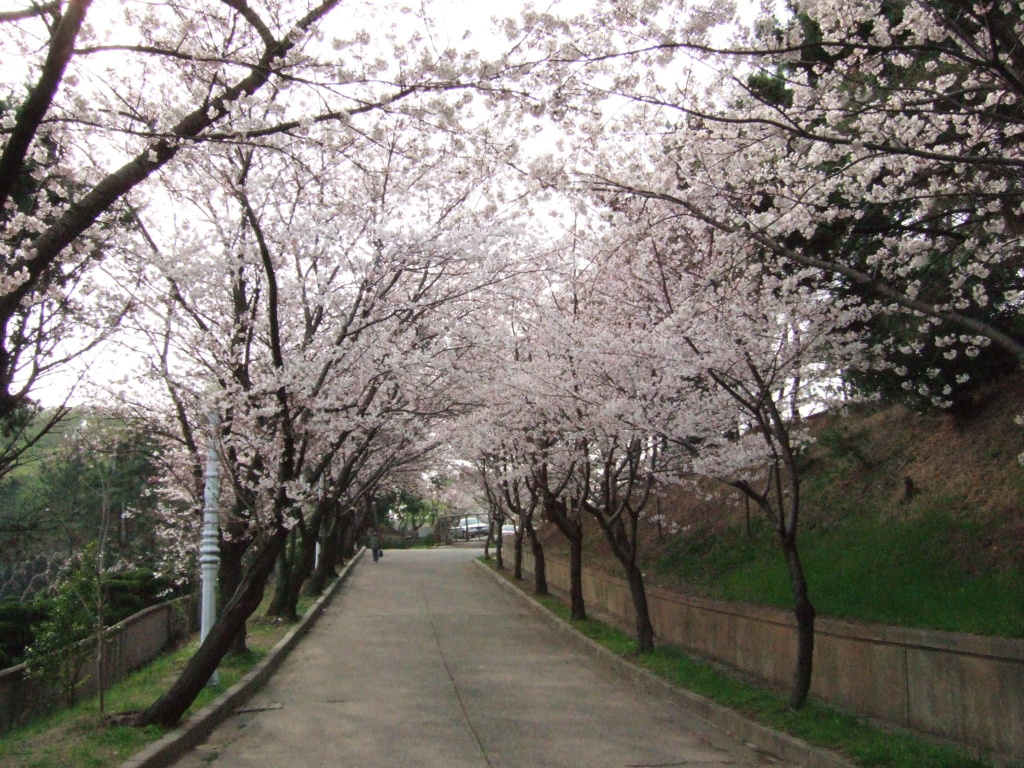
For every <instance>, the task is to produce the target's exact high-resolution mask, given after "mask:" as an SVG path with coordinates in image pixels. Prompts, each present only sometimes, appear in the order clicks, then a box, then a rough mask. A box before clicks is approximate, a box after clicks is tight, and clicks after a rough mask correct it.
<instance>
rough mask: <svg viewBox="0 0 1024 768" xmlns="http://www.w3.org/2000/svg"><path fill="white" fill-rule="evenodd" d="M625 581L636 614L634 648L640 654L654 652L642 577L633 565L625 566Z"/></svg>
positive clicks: (649, 615)
mask: <svg viewBox="0 0 1024 768" xmlns="http://www.w3.org/2000/svg"><path fill="white" fill-rule="evenodd" d="M626 579H627V580H628V581H629V594H630V596H631V597H632V598H633V609H634V611H635V613H636V648H637V650H638V651H640V652H641V653H645V652H646V651H653V650H654V625H653V624H652V623H651V613H650V610H649V609H648V607H647V590H646V589H645V588H644V575H643V573H641V572H640V568H639V567H637V565H636V564H635V563H634V564H632V565H627V566H626Z"/></svg>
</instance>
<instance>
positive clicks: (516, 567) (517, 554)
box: [512, 523, 526, 581]
mask: <svg viewBox="0 0 1024 768" xmlns="http://www.w3.org/2000/svg"><path fill="white" fill-rule="evenodd" d="M525 532H526V530H525V529H524V528H523V524H522V523H520V524H519V530H518V531H516V539H515V544H514V548H513V552H512V578H513V579H518V580H519V581H522V579H523V534H524V533H525Z"/></svg>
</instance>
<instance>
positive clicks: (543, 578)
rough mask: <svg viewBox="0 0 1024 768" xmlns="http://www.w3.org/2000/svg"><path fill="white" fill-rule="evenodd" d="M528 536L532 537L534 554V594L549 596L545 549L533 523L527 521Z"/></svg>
mask: <svg viewBox="0 0 1024 768" xmlns="http://www.w3.org/2000/svg"><path fill="white" fill-rule="evenodd" d="M524 524H525V526H526V535H527V536H529V537H530V550H531V551H532V552H533V594H535V595H548V594H551V593H550V592H548V572H547V564H546V562H545V560H544V547H543V546H542V545H541V543H540V539H538V538H537V532H536V531H535V530H533V523H532V522H531V521H530V520H529V519H527V520H526V522H525V523H524Z"/></svg>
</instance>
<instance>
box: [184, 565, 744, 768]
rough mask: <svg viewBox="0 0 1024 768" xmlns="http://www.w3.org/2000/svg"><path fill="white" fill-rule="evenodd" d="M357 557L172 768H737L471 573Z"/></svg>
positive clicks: (693, 727) (690, 727) (674, 713)
mask: <svg viewBox="0 0 1024 768" xmlns="http://www.w3.org/2000/svg"><path fill="white" fill-rule="evenodd" d="M479 554H480V550H478V549H459V548H441V549H431V550H409V551H395V550H388V551H386V554H385V557H384V558H383V559H382V560H381V561H380V562H379V563H374V562H373V561H372V560H371V559H370V558H368V557H364V558H362V560H361V561H360V562H359V563H358V564H357V565H356V567H355V569H354V570H353V573H352V575H351V576H350V580H349V581H348V582H347V583H346V584H344V585H343V586H342V589H341V591H340V592H339V593H338V594H337V595H336V596H335V598H334V600H333V601H332V602H331V604H330V605H328V606H327V608H326V610H325V612H324V614H323V615H322V616H321V617H320V619H319V621H318V622H317V623H316V624H315V626H314V627H313V628H312V630H311V631H310V633H309V634H308V635H307V636H306V637H305V638H303V640H302V641H301V642H300V643H299V645H298V647H297V648H296V649H295V650H294V651H293V652H292V653H291V655H290V656H289V657H288V658H287V659H286V660H285V661H284V663H283V665H282V666H281V668H280V669H279V670H278V672H277V673H276V674H275V675H274V677H273V678H272V679H271V680H270V681H269V683H268V684H267V685H266V686H265V687H264V688H263V689H262V690H261V691H260V692H259V693H257V694H256V696H255V697H254V698H253V699H252V700H250V701H249V702H248V704H246V705H245V707H244V709H243V710H242V711H240V712H238V713H236V714H235V715H233V716H232V717H231V718H229V719H228V720H227V721H226V722H225V723H224V724H222V725H221V726H220V727H219V728H218V729H217V730H216V731H214V733H213V734H212V735H211V736H210V738H209V739H208V741H207V742H206V743H205V744H203V745H201V746H200V747H198V748H196V749H194V750H193V751H192V752H190V753H188V754H187V755H186V756H185V757H183V758H182V759H181V760H179V762H178V763H176V766H178V768H257V767H259V768H267V767H270V768H275V767H276V766H281V768H326V767H327V766H330V767H331V768H335V767H338V768H341V767H344V768H378V767H380V768H412V767H414V766H416V767H418V766H424V767H428V768H432V767H434V766H436V767H437V768H547V767H548V766H550V767H551V768H555V767H556V766H557V767H558V768H592V767H593V768H604V767H607V768H640V767H644V768H646V767H648V766H650V767H653V766H658V767H660V768H668V767H669V766H687V768H722V767H724V766H733V767H734V768H743V767H745V766H750V765H752V764H751V763H749V762H746V761H745V759H744V758H743V757H741V754H743V753H739V752H730V751H725V750H723V749H720V748H717V747H715V746H712V745H711V744H710V743H709V742H708V741H707V738H706V734H707V730H706V729H707V728H708V726H706V725H704V724H703V723H702V722H701V721H700V720H697V719H696V718H694V717H693V716H692V715H690V714H689V713H687V712H686V711H685V710H683V709H680V708H679V707H678V706H676V705H674V704H673V703H671V702H669V701H667V700H662V699H661V698H659V697H656V696H652V695H650V694H647V693H645V692H643V691H642V690H641V689H640V688H638V687H636V686H635V685H633V684H632V683H629V682H627V681H625V680H622V679H619V678H618V677H617V676H615V675H614V673H611V672H605V671H603V670H602V669H601V668H600V666H599V665H597V664H596V663H595V662H594V661H593V660H591V659H590V658H589V657H587V656H585V655H582V654H581V653H580V652H578V651H576V650H575V649H573V648H572V647H570V646H569V645H568V644H567V643H566V642H565V641H564V640H562V639H560V638H559V636H558V634H557V633H556V632H555V631H554V630H553V629H552V628H551V627H550V626H549V625H548V624H547V623H546V622H544V621H543V620H541V619H540V618H539V617H537V616H536V615H535V614H534V613H533V612H532V611H530V610H529V609H528V608H527V607H526V606H525V605H524V604H523V603H522V602H521V601H520V600H519V599H518V598H517V597H515V596H514V595H512V594H510V593H509V592H508V591H507V590H506V589H504V588H502V587H501V586H500V585H499V584H497V583H496V582H495V580H494V579H492V578H491V577H490V576H489V575H488V574H487V573H484V572H482V571H481V570H480V569H479V568H478V567H476V566H475V565H474V564H473V562H472V559H473V558H475V557H477V556H478V555H479Z"/></svg>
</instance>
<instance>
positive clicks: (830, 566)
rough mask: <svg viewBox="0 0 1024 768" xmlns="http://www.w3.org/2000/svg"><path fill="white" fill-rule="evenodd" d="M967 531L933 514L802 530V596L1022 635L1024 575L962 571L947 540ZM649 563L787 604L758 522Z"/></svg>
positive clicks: (707, 587)
mask: <svg viewBox="0 0 1024 768" xmlns="http://www.w3.org/2000/svg"><path fill="white" fill-rule="evenodd" d="M977 535H979V534H978V532H977V531H975V530H973V529H972V527H971V526H970V524H968V523H965V522H963V521H956V520H954V519H953V518H952V517H951V516H949V515H948V514H943V513H942V512H940V511H935V512H934V513H932V514H924V515H921V516H919V517H915V518H912V519H908V520H899V521H891V520H890V521H885V522H880V521H879V520H878V519H877V518H873V517H868V516H864V515H860V516H857V515H853V514H851V515H850V516H849V518H848V519H846V520H843V521H841V522H840V523H837V524H834V525H830V526H828V527H827V528H826V527H824V526H820V527H818V528H815V529H811V530H805V531H804V532H803V533H802V534H801V536H800V551H801V558H802V560H803V564H804V569H805V571H806V574H807V582H808V585H809V590H810V597H811V600H812V602H813V603H814V604H815V607H816V608H817V610H818V613H819V614H820V615H823V616H831V617H835V618H843V619H852V620H857V621H870V622H878V623H883V624H895V625H899V626H905V627H920V628H929V629H938V630H946V631H951V632H971V633H975V634H981V635H996V636H1002V637H1024V573H1021V572H1019V571H1017V570H1011V569H994V568H992V569H984V568H982V569H978V568H972V567H971V564H970V563H965V562H963V561H962V560H963V558H958V556H957V545H958V544H962V543H963V541H964V540H965V539H970V538H971V537H973V536H977ZM650 567H651V568H652V569H653V570H654V571H655V572H657V573H660V574H662V575H666V576H670V577H674V578H678V579H681V580H683V581H684V582H686V583H688V584H690V585H691V586H694V587H696V588H697V589H699V590H700V591H701V592H703V593H704V594H708V595H710V596H714V597H720V598H723V599H726V600H739V601H745V602H754V603H764V604H767V605H775V606H779V607H783V608H789V607H790V606H791V605H792V598H791V595H790V592H789V577H788V574H787V572H786V566H785V563H784V562H783V559H782V556H781V554H780V552H779V550H778V547H777V545H776V542H775V539H774V537H773V535H772V533H771V531H769V530H767V526H764V527H762V528H761V529H759V530H756V531H755V535H754V536H753V537H752V538H747V537H745V536H744V535H743V534H742V533H740V532H728V533H726V534H718V535H713V534H706V535H703V536H695V537H691V538H689V539H686V540H683V539H680V540H678V541H677V542H676V544H675V546H674V547H673V548H671V549H670V550H669V551H668V552H666V553H665V554H664V555H663V556H662V557H660V558H659V559H658V560H657V561H655V562H653V563H651V564H650Z"/></svg>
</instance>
